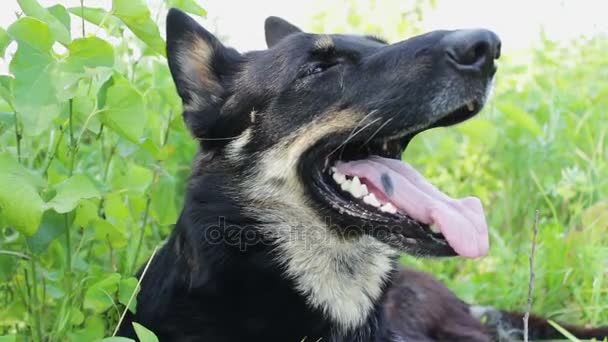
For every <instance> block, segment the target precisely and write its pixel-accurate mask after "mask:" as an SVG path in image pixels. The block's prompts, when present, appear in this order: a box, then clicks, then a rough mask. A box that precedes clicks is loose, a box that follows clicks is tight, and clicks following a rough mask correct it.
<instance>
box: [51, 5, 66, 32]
mask: <svg viewBox="0 0 608 342" xmlns="http://www.w3.org/2000/svg"><path fill="white" fill-rule="evenodd" d="M47 11H49V13H51V15H53V17H55V18H57V20H59V22H60V23H61V24H63V26H65V28H66V29H67V30H68V32H70V30H71V29H72V23H71V20H70V13H69V12H68V10H67V9H65V7H64V6H62V5H53V6H51V7H47Z"/></svg>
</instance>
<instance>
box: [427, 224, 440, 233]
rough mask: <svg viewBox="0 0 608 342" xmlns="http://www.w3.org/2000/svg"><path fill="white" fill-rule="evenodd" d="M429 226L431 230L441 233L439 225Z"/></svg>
mask: <svg viewBox="0 0 608 342" xmlns="http://www.w3.org/2000/svg"><path fill="white" fill-rule="evenodd" d="M429 228H431V231H432V232H433V233H437V234H439V233H441V230H440V229H439V227H437V225H435V224H432V225H430V226H429Z"/></svg>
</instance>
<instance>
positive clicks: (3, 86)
mask: <svg viewBox="0 0 608 342" xmlns="http://www.w3.org/2000/svg"><path fill="white" fill-rule="evenodd" d="M14 84H15V79H14V78H13V77H11V76H9V75H0V97H1V98H3V99H4V100H5V101H6V102H7V103H8V104H9V105H11V106H12V105H13V102H15V99H14V95H13V94H14V93H15V92H14V90H13V89H14V88H15V86H14Z"/></svg>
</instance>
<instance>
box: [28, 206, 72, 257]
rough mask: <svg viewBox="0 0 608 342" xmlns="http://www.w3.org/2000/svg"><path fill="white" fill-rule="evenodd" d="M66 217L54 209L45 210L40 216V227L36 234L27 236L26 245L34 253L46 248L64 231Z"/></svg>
mask: <svg viewBox="0 0 608 342" xmlns="http://www.w3.org/2000/svg"><path fill="white" fill-rule="evenodd" d="M65 220H66V218H65V216H64V215H60V214H58V213H57V212H55V211H54V210H47V211H46V212H45V213H44V215H43V216H42V222H41V223H40V228H39V229H38V230H37V231H36V234H34V235H32V236H30V237H28V238H27V245H28V246H29V248H30V249H31V250H32V252H34V253H36V254H40V253H42V252H44V251H45V250H46V248H47V247H48V245H49V244H50V243H51V242H52V241H53V240H55V239H56V238H57V237H59V236H60V235H61V234H62V233H64V232H65V223H66V221H65Z"/></svg>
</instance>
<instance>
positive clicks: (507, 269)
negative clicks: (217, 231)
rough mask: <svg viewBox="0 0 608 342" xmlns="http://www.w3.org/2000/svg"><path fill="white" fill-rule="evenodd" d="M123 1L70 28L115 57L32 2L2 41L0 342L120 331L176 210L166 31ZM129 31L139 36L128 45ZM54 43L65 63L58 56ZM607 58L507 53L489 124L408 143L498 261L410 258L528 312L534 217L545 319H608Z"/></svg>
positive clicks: (545, 49)
mask: <svg viewBox="0 0 608 342" xmlns="http://www.w3.org/2000/svg"><path fill="white" fill-rule="evenodd" d="M167 2H170V1H169V0H167ZM171 2H173V3H175V2H174V1H171ZM114 3H115V4H116V7H117V8H116V10H115V11H113V12H112V13H103V12H96V11H95V10H92V9H86V8H85V10H84V11H81V9H80V8H75V9H70V11H69V12H70V13H72V15H71V21H72V22H74V21H75V20H80V18H79V17H78V15H80V14H81V13H84V16H85V18H86V19H87V20H89V21H92V22H93V23H95V24H96V25H100V26H101V28H99V30H103V31H104V32H106V33H107V34H108V35H110V36H112V37H113V38H115V39H114V41H116V42H118V43H117V44H109V43H107V42H106V41H103V40H101V39H95V38H87V39H85V40H81V37H69V35H66V32H68V31H69V25H70V14H68V11H67V10H66V9H65V8H63V6H61V5H57V6H53V7H52V8H49V9H45V8H42V7H39V6H38V5H37V3H36V2H35V1H23V2H22V4H23V7H24V8H23V9H24V12H25V13H26V14H27V15H29V16H32V17H36V18H37V19H31V18H27V19H25V20H20V21H19V22H18V24H17V25H16V26H11V27H9V28H8V30H7V32H5V30H4V29H2V30H0V53H2V52H3V51H4V47H5V45H6V43H8V42H10V41H16V42H17V44H18V46H19V48H18V51H17V54H16V55H14V56H10V55H6V56H3V57H4V61H5V62H7V63H8V62H10V72H11V75H10V76H6V75H3V76H0V189H2V190H0V232H1V234H0V336H1V335H8V336H13V337H14V336H18V340H41V339H42V338H43V337H46V340H53V341H91V340H96V339H100V338H102V337H104V336H109V335H111V333H112V331H113V330H114V328H115V325H116V322H117V320H118V317H119V316H120V314H121V312H122V310H123V309H124V307H125V305H127V303H128V302H129V299H130V297H131V294H132V293H133V290H134V289H135V287H136V282H137V280H136V279H135V278H134V277H133V271H134V270H135V269H136V268H137V267H138V266H139V265H142V264H144V263H145V260H146V259H147V257H148V256H150V255H151V253H152V251H153V250H154V248H155V247H157V246H158V245H159V244H161V243H162V241H163V239H164V238H165V237H166V236H167V235H168V233H169V232H170V230H171V225H172V224H173V223H174V222H175V220H176V217H177V214H178V212H179V210H180V208H181V205H182V197H183V191H184V188H185V180H186V178H187V176H188V174H189V165H191V159H192V157H193V155H194V152H195V144H194V142H193V141H192V139H191V137H190V136H189V134H188V133H187V132H186V130H185V129H184V126H183V124H182V122H181V117H180V115H179V114H180V103H179V99H178V98H177V96H176V94H175V89H174V87H173V84H172V81H171V78H170V75H169V72H168V69H167V66H166V60H165V59H164V57H163V56H161V55H160V54H159V51H162V46H161V45H162V44H161V43H160V41H159V39H160V37H159V34H158V31H156V30H155V28H156V23H154V21H153V19H152V17H151V16H150V13H149V12H148V11H147V10H146V9H145V6H143V5H142V4H143V2H138V1H132V0H129V1H127V0H115V1H114ZM180 3H181V4H182V5H183V6H188V7H187V9H189V10H190V11H191V12H197V13H199V14H202V13H203V12H202V10H201V9H200V8H197V7H193V6H192V4H191V3H190V2H189V1H180ZM372 3H373V2H370V4H372ZM374 3H375V2H374ZM393 3H396V2H393ZM127 4H128V5H129V6H125V5H127ZM131 5H132V7H130V6H131ZM372 7H373V6H372ZM129 9H130V10H133V13H131V14H132V15H127V14H128V13H125V12H124V11H125V10H129ZM368 10H373V8H370V9H368V8H365V9H362V10H361V11H359V12H357V11H356V10H352V11H351V12H350V14H349V16H348V18H347V19H348V20H347V22H346V23H341V22H337V21H334V20H331V18H329V17H327V16H326V15H325V16H320V17H319V18H318V20H321V21H322V22H323V23H328V22H332V23H333V24H336V25H338V26H339V25H343V27H342V26H341V27H342V28H343V30H344V31H352V30H350V29H351V28H353V27H359V28H366V29H370V30H372V31H374V33H379V34H383V33H386V32H384V31H386V30H388V29H389V28H387V27H386V25H384V26H382V25H379V24H377V23H376V24H375V23H373V22H372V20H371V19H370V20H368V18H366V17H365V11H368ZM391 13H392V12H391ZM421 13H422V12H420V8H416V9H415V11H413V12H411V13H410V14H408V15H402V16H399V15H401V14H399V13H392V14H395V15H397V16H399V17H398V18H396V19H395V18H392V19H391V20H392V21H382V22H387V23H392V22H393V21H394V20H397V21H399V22H401V21H403V22H402V23H401V25H399V26H398V27H397V28H396V31H394V32H392V33H391V34H386V35H385V36H387V37H396V36H404V33H405V32H410V31H415V29H414V28H413V27H412V26H410V25H408V22H407V21H408V20H411V21H414V22H415V21H416V20H417V19H416V18H419V16H420V15H421ZM381 17H382V18H384V16H381ZM66 18H67V19H66ZM374 18H376V19H378V17H374ZM382 18H380V19H382ZM133 20H135V21H137V22H140V23H146V25H142V26H141V28H144V29H142V30H139V31H138V32H135V34H133V33H132V32H130V29H129V25H131V27H133V25H132V24H133ZM319 25H320V24H319V23H317V26H319ZM317 29H318V31H322V28H321V27H317ZM96 30H97V28H96ZM359 31H362V30H359ZM7 37H8V38H7ZM41 37H42V38H44V37H47V38H48V39H47V40H45V39H41ZM7 39H8V40H7ZM56 41H59V42H61V43H62V44H63V45H64V46H65V47H66V48H67V52H57V51H56V50H52V49H50V45H49V44H52V43H54V42H56ZM45 42H46V43H45ZM47 43H49V44H47ZM83 46H85V47H86V49H84V50H83V49H81V48H82V47H83ZM135 46H137V48H138V49H139V50H141V51H142V54H141V55H140V54H139V53H136V52H134V49H133V47H135ZM83 51H88V52H91V54H88V53H83ZM607 55H608V39H606V38H596V39H593V40H579V41H575V42H571V43H566V44H560V45H556V44H554V43H552V42H549V41H545V42H544V43H543V45H542V46H541V47H539V48H538V49H536V50H531V51H527V52H525V53H523V54H522V55H518V56H513V55H509V52H508V51H506V56H505V57H504V58H502V59H501V61H500V70H499V73H498V75H497V80H496V82H497V87H496V91H495V96H494V97H493V99H492V101H491V102H490V103H489V104H488V106H487V107H486V109H485V110H484V111H483V112H482V114H481V115H480V116H479V117H477V118H476V119H474V120H471V121H469V122H467V123H465V124H463V125H460V126H457V127H451V128H446V129H436V130H433V131H430V132H426V133H424V134H422V135H421V136H419V137H417V138H416V139H415V140H414V141H413V142H412V144H411V146H410V147H409V148H408V150H407V152H406V154H405V155H404V159H405V160H407V161H408V162H410V163H412V164H414V165H415V166H416V167H417V168H418V169H419V170H420V171H421V172H422V173H423V174H424V175H426V176H427V177H428V178H430V179H431V180H432V181H433V182H434V183H435V184H437V185H438V186H439V187H440V188H441V189H442V190H444V191H446V192H447V193H449V194H451V195H453V196H465V195H476V196H479V197H480V198H481V199H482V201H483V203H484V206H485V209H486V212H487V215H488V220H489V224H490V229H491V244H492V248H491V253H490V256H488V257H486V258H484V259H480V260H463V259H444V260H420V259H413V258H411V257H404V258H403V261H404V263H406V264H413V265H416V266H418V267H419V268H421V269H424V270H427V271H430V272H432V273H434V274H435V275H436V276H438V277H439V278H440V279H442V280H444V281H445V282H446V283H447V284H448V285H449V286H450V287H451V288H452V289H453V290H455V291H456V292H457V293H458V294H459V295H460V296H461V297H462V298H464V299H465V300H467V301H470V302H475V303H479V304H488V305H495V306H498V307H501V308H506V309H523V308H524V305H525V303H526V299H527V298H526V297H527V288H528V277H529V270H528V256H529V253H530V241H531V237H532V226H533V217H534V211H535V210H537V209H538V210H539V212H540V222H539V236H538V245H537V253H536V264H535V272H536V286H535V290H534V293H533V295H534V296H533V299H534V305H533V309H534V311H535V312H538V313H542V314H545V315H548V316H549V317H551V318H553V319H555V320H556V321H568V322H577V323H581V324H587V323H590V324H600V323H604V324H605V323H606V322H608V293H607V292H608V290H607V289H608V279H607V278H608V247H607V246H608V234H607V233H608V177H607V176H608V113H607V112H606V111H607V108H608V83H607V82H606V80H608V58H606V56H607ZM91 56H93V57H91ZM0 57H2V56H0ZM121 95H123V96H121ZM127 113H128V115H127ZM7 189H9V190H7ZM7 209H10V210H7ZM140 330H142V331H143V328H140ZM142 334H145V332H142ZM0 338H1V337H0ZM9 340H11V338H9Z"/></svg>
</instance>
